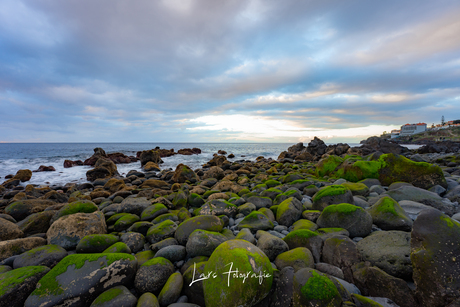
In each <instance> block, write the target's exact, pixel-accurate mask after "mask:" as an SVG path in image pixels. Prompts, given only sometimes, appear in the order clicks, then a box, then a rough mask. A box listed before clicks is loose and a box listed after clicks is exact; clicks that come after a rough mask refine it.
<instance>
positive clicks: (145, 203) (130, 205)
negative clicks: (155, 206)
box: [102, 197, 151, 216]
mask: <svg viewBox="0 0 460 307" xmlns="http://www.w3.org/2000/svg"><path fill="white" fill-rule="evenodd" d="M150 206H151V202H150V201H149V200H147V198H145V197H128V198H125V199H123V201H122V202H121V203H118V204H111V205H109V206H107V207H105V208H104V209H102V212H103V213H107V212H115V213H121V212H124V213H131V214H135V215H137V216H141V214H142V212H143V211H144V210H145V209H147V208H148V207H150Z"/></svg>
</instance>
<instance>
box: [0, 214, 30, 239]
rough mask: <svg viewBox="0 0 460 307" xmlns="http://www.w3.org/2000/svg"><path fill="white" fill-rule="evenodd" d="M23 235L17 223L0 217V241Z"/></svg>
mask: <svg viewBox="0 0 460 307" xmlns="http://www.w3.org/2000/svg"><path fill="white" fill-rule="evenodd" d="M23 236H24V233H23V232H22V230H21V229H19V227H18V225H16V224H15V223H13V222H10V221H8V220H5V219H2V218H0V241H6V240H14V239H17V238H22V237H23Z"/></svg>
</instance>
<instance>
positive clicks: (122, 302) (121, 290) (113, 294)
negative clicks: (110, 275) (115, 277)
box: [90, 286, 137, 307]
mask: <svg viewBox="0 0 460 307" xmlns="http://www.w3.org/2000/svg"><path fill="white" fill-rule="evenodd" d="M136 303H137V298H136V297H135V296H134V295H133V294H132V293H131V292H130V291H129V290H128V288H126V287H125V286H116V287H113V288H110V289H109V290H106V291H104V292H102V293H101V294H100V295H99V296H98V297H97V298H96V299H95V300H94V301H93V302H92V303H91V306H90V307H111V306H123V307H134V306H136Z"/></svg>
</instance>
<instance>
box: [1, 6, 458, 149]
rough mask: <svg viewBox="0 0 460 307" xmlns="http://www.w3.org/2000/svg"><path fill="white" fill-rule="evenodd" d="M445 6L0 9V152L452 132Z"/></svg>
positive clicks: (451, 52)
mask: <svg viewBox="0 0 460 307" xmlns="http://www.w3.org/2000/svg"><path fill="white" fill-rule="evenodd" d="M459 16H460V2H459V1H457V0H453V1H431V0H428V1H425V0H415V1H400V0H397V1H391V0H389V1H368V0H362V1H352V0H350V1H343V0H338V1H327V0H323V1H307V0H302V1H300V0H299V1H294V0H284V1H270V0H257V1H249V0H241V1H239V0H223V1H215V0H202V1H198V0H163V1H160V0H158V1H155V0H138V1H126V0H124V1H120V0H99V1H94V0H67V1H62V0H2V1H0V131H1V133H0V142H247V141H251V142H252V141H256V142H286V143H292V142H297V141H304V142H308V140H309V139H311V138H313V137H314V136H319V137H321V138H322V139H325V140H327V142H343V141H348V142H354V141H359V140H361V139H363V138H365V137H367V136H370V135H378V134H381V133H382V132H383V131H390V130H391V129H394V128H397V127H398V126H400V125H401V124H405V123H414V122H426V123H427V124H428V125H431V124H432V123H435V124H437V123H439V122H440V121H441V116H443V115H444V116H445V119H446V120H452V119H457V118H460V39H459V38H460V18H459Z"/></svg>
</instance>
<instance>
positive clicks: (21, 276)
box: [0, 266, 50, 307]
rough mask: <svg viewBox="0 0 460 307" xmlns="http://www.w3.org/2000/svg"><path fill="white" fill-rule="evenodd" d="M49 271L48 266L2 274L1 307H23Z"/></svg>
mask: <svg viewBox="0 0 460 307" xmlns="http://www.w3.org/2000/svg"><path fill="white" fill-rule="evenodd" d="M49 270H50V269H49V268H47V267H46V266H28V267H24V268H19V269H15V270H11V271H9V272H6V273H2V274H0V306H1V307H7V306H8V307H23V306H24V302H25V300H26V299H27V297H28V296H29V295H30V293H32V291H33V290H34V289H35V286H36V285H37V282H38V281H39V280H40V278H42V277H43V276H44V275H45V274H46V273H48V272H49Z"/></svg>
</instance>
